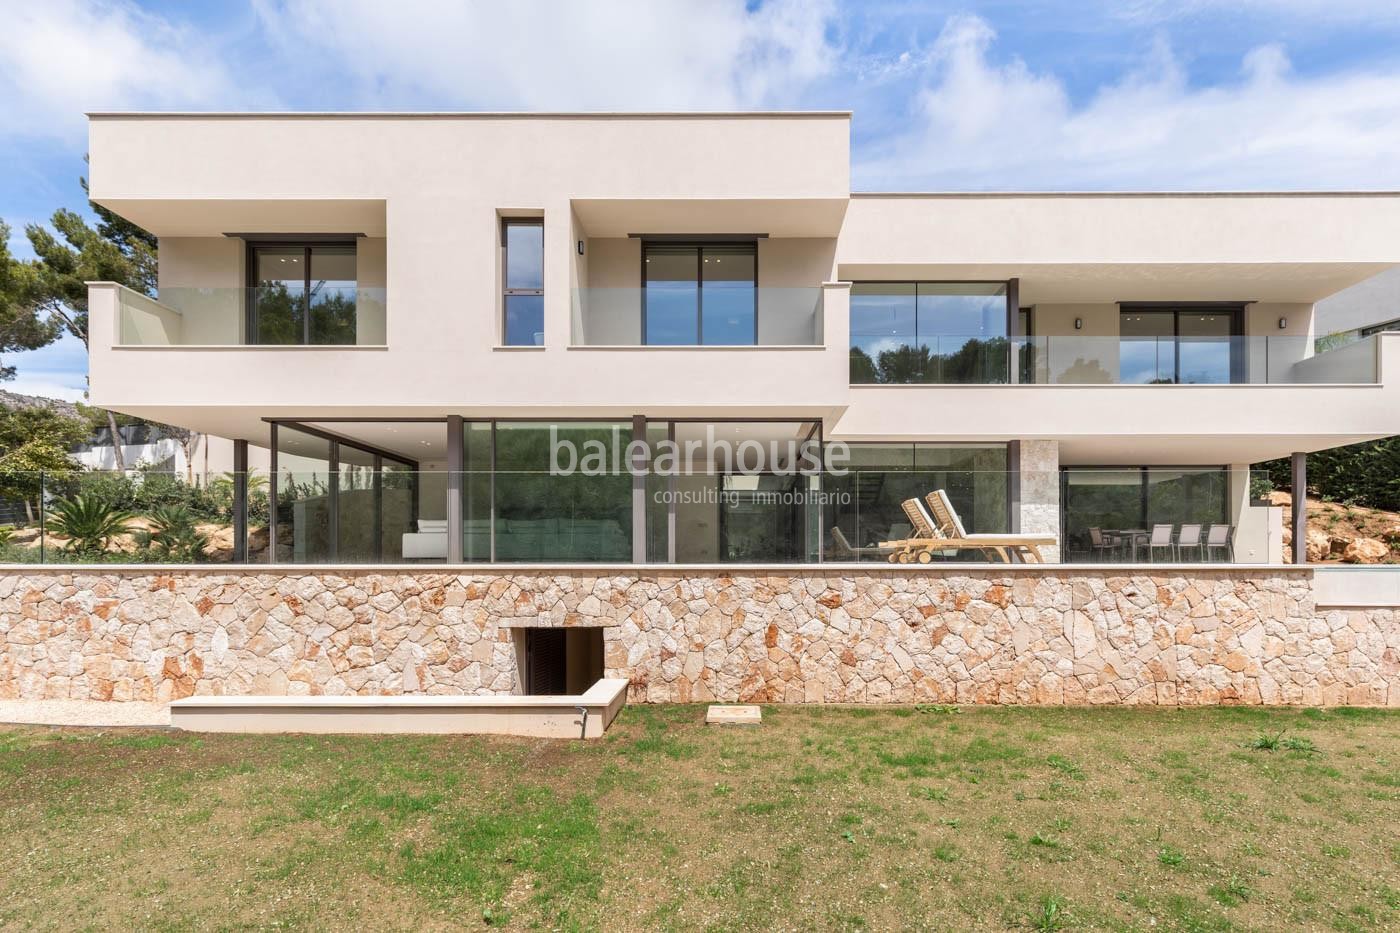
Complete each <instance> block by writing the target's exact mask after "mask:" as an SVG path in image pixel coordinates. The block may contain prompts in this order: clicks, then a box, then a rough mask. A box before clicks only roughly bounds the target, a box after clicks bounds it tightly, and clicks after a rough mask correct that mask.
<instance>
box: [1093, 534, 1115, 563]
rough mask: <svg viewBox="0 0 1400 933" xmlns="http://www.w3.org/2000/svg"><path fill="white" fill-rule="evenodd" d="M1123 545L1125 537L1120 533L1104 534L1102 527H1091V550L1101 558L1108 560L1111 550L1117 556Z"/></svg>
mask: <svg viewBox="0 0 1400 933" xmlns="http://www.w3.org/2000/svg"><path fill="white" fill-rule="evenodd" d="M1122 547H1123V538H1122V537H1121V536H1120V535H1112V534H1104V533H1103V529H1102V528H1090V529H1089V550H1090V551H1091V552H1093V553H1094V554H1096V555H1098V558H1099V559H1100V560H1105V561H1106V560H1108V557H1109V553H1110V552H1112V554H1113V556H1114V557H1117V556H1118V552H1119V551H1120V550H1121V549H1122Z"/></svg>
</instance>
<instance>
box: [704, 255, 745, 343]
mask: <svg viewBox="0 0 1400 933" xmlns="http://www.w3.org/2000/svg"><path fill="white" fill-rule="evenodd" d="M700 253H701V261H700V267H701V274H702V276H703V279H702V283H701V292H702V293H701V296H700V307H701V311H702V315H701V320H700V334H701V337H702V338H703V340H704V342H705V343H707V344H711V345H721V346H747V345H750V344H753V343H755V342H756V341H757V331H756V330H755V328H756V326H757V323H756V321H757V304H756V301H757V292H756V290H755V288H754V282H755V281H756V279H755V266H756V265H757V261H758V260H757V256H756V255H755V254H754V251H753V248H752V247H742V246H741V247H729V246H707V247H704V248H703V249H702V250H701V251H700Z"/></svg>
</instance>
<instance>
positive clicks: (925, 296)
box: [850, 282, 1010, 385]
mask: <svg viewBox="0 0 1400 933" xmlns="http://www.w3.org/2000/svg"><path fill="white" fill-rule="evenodd" d="M850 300H851V382H852V384H856V385H860V384H871V383H878V384H909V383H956V384H965V383H980V384H986V383H1003V382H1006V381H1007V379H1008V376H1009V370H1008V366H1009V353H1010V342H1009V341H1008V339H1007V334H1006V325H1007V319H1006V301H1007V299H1006V285H1005V284H1004V283H999V282H857V283H855V284H854V285H852V286H851V299H850Z"/></svg>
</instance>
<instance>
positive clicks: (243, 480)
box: [233, 440, 248, 564]
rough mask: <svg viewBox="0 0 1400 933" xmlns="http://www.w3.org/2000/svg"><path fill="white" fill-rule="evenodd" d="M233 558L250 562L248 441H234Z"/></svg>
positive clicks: (244, 562) (238, 562) (240, 562)
mask: <svg viewBox="0 0 1400 933" xmlns="http://www.w3.org/2000/svg"><path fill="white" fill-rule="evenodd" d="M233 560H234V563H237V564H246V563H247V562H248V442H247V441H240V440H235V441H234V442H233Z"/></svg>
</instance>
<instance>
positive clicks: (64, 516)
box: [44, 494, 131, 554]
mask: <svg viewBox="0 0 1400 933" xmlns="http://www.w3.org/2000/svg"><path fill="white" fill-rule="evenodd" d="M52 509H53V515H52V516H51V517H50V518H49V520H48V521H47V522H46V523H45V526H44V527H45V528H47V529H48V530H49V531H51V532H53V533H54V534H56V535H62V536H63V537H65V538H67V539H68V543H67V545H66V548H67V549H68V550H70V551H81V552H84V553H89V554H100V553H102V552H104V551H106V550H107V548H108V547H109V546H110V545H111V543H112V539H114V538H116V537H117V536H118V535H124V534H127V533H128V532H130V530H131V528H130V525H129V523H130V521H131V514H130V513H129V512H125V511H123V510H121V509H119V508H117V507H116V506H114V505H112V503H110V502H108V501H107V500H106V499H103V498H100V497H98V496H84V495H81V494H79V495H76V496H74V497H73V498H71V499H60V500H59V501H58V502H55V503H54V504H53V506H52Z"/></svg>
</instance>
